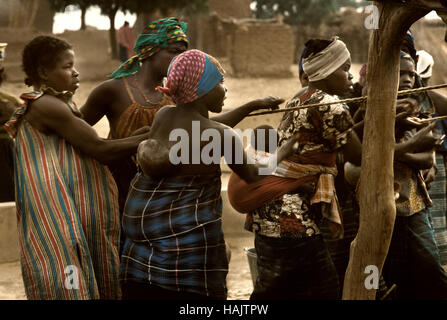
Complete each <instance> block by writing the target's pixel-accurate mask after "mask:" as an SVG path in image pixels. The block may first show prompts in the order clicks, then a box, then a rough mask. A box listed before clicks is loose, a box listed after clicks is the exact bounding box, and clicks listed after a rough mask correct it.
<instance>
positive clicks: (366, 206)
mask: <svg viewBox="0 0 447 320" xmlns="http://www.w3.org/2000/svg"><path fill="white" fill-rule="evenodd" d="M375 5H377V6H378V8H379V12H380V22H379V29H377V30H375V31H374V32H373V34H372V35H371V37H370V42H369V59H368V71H367V74H368V76H367V77H368V79H367V81H368V102H367V111H366V117H365V127H364V138H363V147H362V150H363V152H362V169H361V175H360V189H359V198H360V201H359V202H360V225H359V230H358V233H357V236H356V238H355V239H354V241H353V242H352V243H351V250H350V259H349V264H348V268H347V270H346V275H345V281H344V287H343V299H345V300H373V299H375V296H376V290H375V289H367V287H366V285H365V280H366V278H367V276H368V275H369V274H365V273H368V272H367V269H366V267H367V266H370V265H372V266H375V267H377V269H378V271H379V274H380V273H381V272H382V267H383V264H384V262H385V258H386V255H387V253H388V248H389V245H390V242H391V236H392V233H393V228H394V221H395V218H396V207H395V200H394V171H393V160H394V143H395V137H394V122H395V116H396V98H397V88H398V83H399V65H400V54H399V53H400V44H401V39H403V37H404V35H405V33H406V31H407V30H408V28H409V27H410V26H411V24H413V23H414V22H415V21H417V20H418V19H420V18H422V17H423V16H424V15H425V14H427V13H428V12H429V10H427V11H425V10H423V9H419V10H415V8H414V7H409V6H407V5H402V4H398V3H390V2H388V1H386V2H381V3H378V2H375Z"/></svg>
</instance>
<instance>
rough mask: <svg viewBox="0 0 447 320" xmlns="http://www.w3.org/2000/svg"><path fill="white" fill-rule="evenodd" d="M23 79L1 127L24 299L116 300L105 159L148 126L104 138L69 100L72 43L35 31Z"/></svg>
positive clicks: (123, 151)
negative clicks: (12, 145)
mask: <svg viewBox="0 0 447 320" xmlns="http://www.w3.org/2000/svg"><path fill="white" fill-rule="evenodd" d="M23 69H24V71H25V73H26V76H27V79H26V80H25V83H26V84H27V85H29V86H33V87H34V91H32V92H31V93H25V94H22V96H21V98H22V99H23V100H24V101H25V103H24V104H23V105H22V106H21V107H20V108H17V111H16V112H15V114H14V115H13V117H12V118H11V119H10V120H9V121H8V123H7V124H6V125H5V128H6V129H7V131H8V132H9V134H10V135H11V136H12V137H15V140H16V151H15V157H14V162H15V165H14V166H15V185H16V187H15V188H16V190H15V194H16V207H17V216H18V225H19V227H18V229H19V233H20V248H21V263H22V275H23V281H24V285H25V291H26V295H27V297H28V299H118V298H119V297H120V289H119V285H118V266H119V256H118V249H119V247H118V245H119V242H118V241H119V236H120V228H119V211H118V193H117V188H116V184H115V182H114V180H113V177H112V175H111V174H110V172H109V170H108V169H107V167H106V166H104V164H108V163H110V162H112V161H117V160H118V159H120V158H122V157H129V156H131V155H132V154H134V153H135V151H136V149H137V147H138V144H139V143H140V142H142V141H143V140H144V139H146V138H147V133H145V134H141V135H138V136H134V137H130V138H126V139H121V140H104V139H101V138H99V137H98V135H97V134H96V132H95V130H94V129H93V128H92V127H90V126H89V125H88V124H87V123H85V122H84V120H82V119H81V118H80V113H79V111H78V110H77V108H76V106H75V105H74V103H73V102H72V100H71V97H72V95H73V93H74V92H75V91H76V90H77V88H78V87H79V73H78V72H77V71H76V69H75V67H74V52H73V49H72V47H71V45H70V44H69V43H67V42H65V41H63V40H61V39H58V38H54V37H50V36H39V37H36V38H34V39H33V40H32V41H30V42H29V43H28V44H27V45H26V47H25V48H24V51H23Z"/></svg>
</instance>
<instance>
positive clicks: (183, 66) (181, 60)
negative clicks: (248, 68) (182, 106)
mask: <svg viewBox="0 0 447 320" xmlns="http://www.w3.org/2000/svg"><path fill="white" fill-rule="evenodd" d="M224 73H225V71H224V70H223V68H222V66H221V65H220V64H219V62H218V61H217V60H216V59H215V58H214V57H212V56H210V55H208V54H206V53H204V52H202V51H200V50H196V49H193V50H188V51H185V52H183V53H181V54H179V55H178V56H176V57H175V58H174V59H173V60H172V62H171V65H170V66H169V69H168V80H167V82H166V85H165V87H157V88H155V89H156V90H158V91H161V92H163V93H164V94H166V95H168V96H169V97H171V99H172V101H174V102H175V103H188V102H191V101H194V100H196V99H198V98H200V97H202V96H204V95H205V94H207V93H208V92H210V91H211V90H212V89H213V88H214V87H215V86H216V85H217V84H218V83H219V82H220V81H221V80H222V79H223V75H224Z"/></svg>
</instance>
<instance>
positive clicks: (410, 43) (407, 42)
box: [403, 29, 416, 61]
mask: <svg viewBox="0 0 447 320" xmlns="http://www.w3.org/2000/svg"><path fill="white" fill-rule="evenodd" d="M403 46H404V47H405V49H407V50H406V51H405V52H408V53H409V54H410V56H411V58H412V59H413V60H414V61H415V60H416V46H415V44H414V35H413V32H412V31H411V30H410V29H408V31H407V33H406V34H405V36H404V42H403Z"/></svg>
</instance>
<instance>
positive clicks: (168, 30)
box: [111, 18, 188, 79]
mask: <svg viewBox="0 0 447 320" xmlns="http://www.w3.org/2000/svg"><path fill="white" fill-rule="evenodd" d="M187 28H188V24H187V23H186V22H179V21H178V20H177V18H163V19H159V20H156V21H153V22H151V23H150V24H149V25H148V26H147V27H146V28H145V29H144V30H143V32H142V33H141V34H140V35H139V37H138V39H137V42H136V44H135V47H134V51H135V52H136V55H135V56H133V57H131V58H129V59H128V60H127V61H126V62H124V63H123V64H122V65H121V66H120V67H119V68H118V69H117V70H115V71H114V72H113V73H112V74H111V77H112V78H114V79H118V78H122V77H127V76H130V75H132V74H134V73H136V72H138V70H139V69H140V67H141V61H143V60H144V59H147V58H148V57H150V56H152V55H154V54H156V53H157V52H159V51H160V50H161V49H162V48H167V47H168V46H169V44H171V43H174V42H180V41H184V42H186V43H188V39H187V37H186V30H187Z"/></svg>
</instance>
